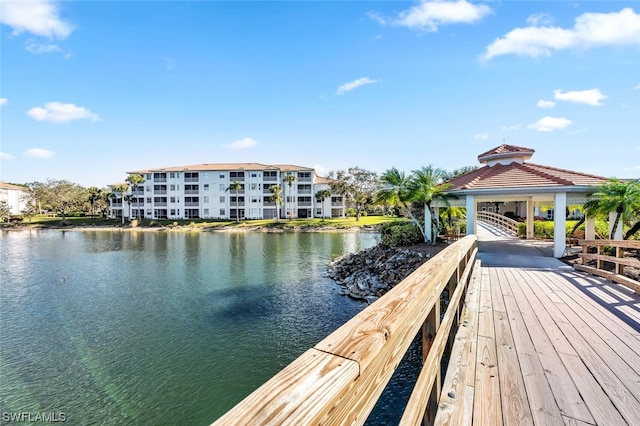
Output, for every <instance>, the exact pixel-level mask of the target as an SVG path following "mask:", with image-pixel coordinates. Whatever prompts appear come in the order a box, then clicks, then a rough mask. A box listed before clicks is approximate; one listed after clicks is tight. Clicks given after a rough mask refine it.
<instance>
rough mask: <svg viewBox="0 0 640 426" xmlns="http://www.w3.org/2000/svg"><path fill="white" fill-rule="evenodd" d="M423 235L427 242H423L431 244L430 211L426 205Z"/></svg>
mask: <svg viewBox="0 0 640 426" xmlns="http://www.w3.org/2000/svg"><path fill="white" fill-rule="evenodd" d="M424 235H425V239H426V240H427V241H425V242H431V241H432V234H431V209H430V208H429V206H427V204H425V205H424Z"/></svg>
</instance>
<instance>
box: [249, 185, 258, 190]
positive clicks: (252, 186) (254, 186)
mask: <svg viewBox="0 0 640 426" xmlns="http://www.w3.org/2000/svg"><path fill="white" fill-rule="evenodd" d="M257 187H258V184H257V183H252V184H251V189H252V190H254V191H255V189H256V188H257Z"/></svg>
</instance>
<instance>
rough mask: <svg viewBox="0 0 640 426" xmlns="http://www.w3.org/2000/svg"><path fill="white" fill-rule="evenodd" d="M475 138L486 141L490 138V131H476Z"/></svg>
mask: <svg viewBox="0 0 640 426" xmlns="http://www.w3.org/2000/svg"><path fill="white" fill-rule="evenodd" d="M473 138H474V139H475V140H477V141H486V140H487V139H489V133H476V134H475V135H473Z"/></svg>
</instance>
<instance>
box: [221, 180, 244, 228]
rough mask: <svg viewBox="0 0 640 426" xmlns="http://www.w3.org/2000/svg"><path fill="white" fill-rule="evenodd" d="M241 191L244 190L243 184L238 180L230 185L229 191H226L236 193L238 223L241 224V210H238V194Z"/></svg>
mask: <svg viewBox="0 0 640 426" xmlns="http://www.w3.org/2000/svg"><path fill="white" fill-rule="evenodd" d="M241 189H242V184H241V183H240V182H239V181H237V180H234V181H233V182H231V184H229V186H228V187H227V189H225V192H226V191H233V192H235V193H236V222H240V210H238V194H239V193H240V190H241Z"/></svg>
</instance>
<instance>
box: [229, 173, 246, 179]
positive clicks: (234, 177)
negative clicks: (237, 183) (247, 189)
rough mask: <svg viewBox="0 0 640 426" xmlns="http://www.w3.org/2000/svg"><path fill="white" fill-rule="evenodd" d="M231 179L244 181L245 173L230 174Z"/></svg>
mask: <svg viewBox="0 0 640 426" xmlns="http://www.w3.org/2000/svg"><path fill="white" fill-rule="evenodd" d="M229 179H231V180H234V179H235V180H244V172H229Z"/></svg>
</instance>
